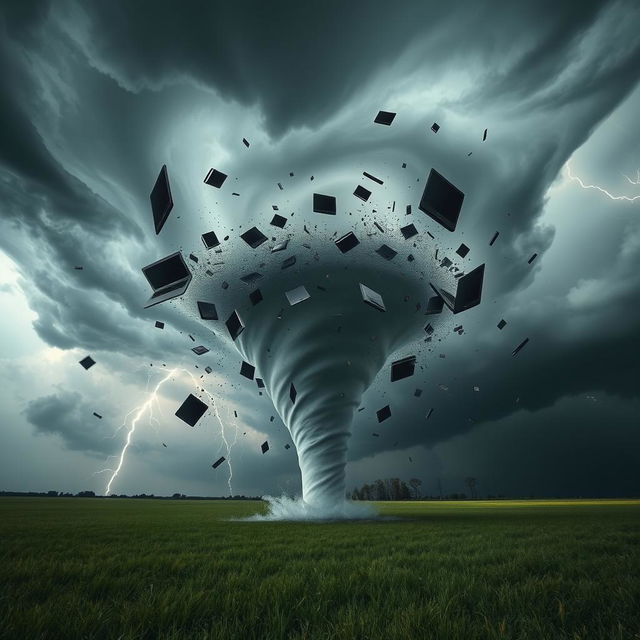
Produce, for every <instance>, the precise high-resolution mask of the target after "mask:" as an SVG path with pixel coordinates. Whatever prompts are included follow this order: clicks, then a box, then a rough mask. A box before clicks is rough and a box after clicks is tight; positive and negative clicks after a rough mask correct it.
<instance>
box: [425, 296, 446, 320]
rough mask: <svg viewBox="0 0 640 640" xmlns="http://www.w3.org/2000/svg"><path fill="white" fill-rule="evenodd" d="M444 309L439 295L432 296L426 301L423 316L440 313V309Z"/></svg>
mask: <svg viewBox="0 0 640 640" xmlns="http://www.w3.org/2000/svg"><path fill="white" fill-rule="evenodd" d="M443 307H444V299H443V298H442V296H441V295H440V294H438V295H435V296H432V297H431V298H429V300H428V301H427V310H426V311H425V315H432V314H435V313H442V308H443Z"/></svg>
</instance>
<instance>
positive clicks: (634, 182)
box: [623, 169, 640, 184]
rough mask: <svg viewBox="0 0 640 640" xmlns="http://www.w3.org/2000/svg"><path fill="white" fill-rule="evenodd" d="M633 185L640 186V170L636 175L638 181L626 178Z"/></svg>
mask: <svg viewBox="0 0 640 640" xmlns="http://www.w3.org/2000/svg"><path fill="white" fill-rule="evenodd" d="M623 175H624V174H623ZM624 177H625V178H626V179H627V180H628V181H629V182H630V183H631V184H640V169H638V173H637V175H636V179H635V180H632V179H631V178H630V177H629V176H624Z"/></svg>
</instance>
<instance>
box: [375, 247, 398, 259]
mask: <svg viewBox="0 0 640 640" xmlns="http://www.w3.org/2000/svg"><path fill="white" fill-rule="evenodd" d="M376 253H377V254H378V255H379V256H380V257H382V258H384V259H385V260H393V259H394V258H395V257H396V256H397V255H398V252H397V251H394V250H393V249H392V248H391V247H389V246H388V245H386V244H383V245H381V246H380V248H379V249H376Z"/></svg>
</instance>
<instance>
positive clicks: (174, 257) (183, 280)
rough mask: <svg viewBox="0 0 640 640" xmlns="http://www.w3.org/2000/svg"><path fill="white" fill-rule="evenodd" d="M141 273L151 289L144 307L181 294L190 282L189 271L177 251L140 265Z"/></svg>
mask: <svg viewBox="0 0 640 640" xmlns="http://www.w3.org/2000/svg"><path fill="white" fill-rule="evenodd" d="M142 273H144V277H145V278H146V279H147V282H148V283H149V284H150V285H151V288H152V289H153V295H152V296H151V297H150V298H149V299H148V300H147V302H146V304H145V305H144V308H145V309H147V308H149V307H153V305H155V304H160V303H161V302H165V301H166V300H171V299H172V298H177V297H178V296H181V295H182V294H183V293H184V292H185V291H186V290H187V287H188V286H189V283H190V282H191V277H192V276H191V272H190V271H189V267H187V264H186V262H185V261H184V258H183V257H182V254H181V253H180V252H179V251H176V252H175V253H172V254H171V255H170V256H167V257H166V258H162V259H161V260H158V261H157V262H154V263H153V264H148V265H147V266H146V267H142Z"/></svg>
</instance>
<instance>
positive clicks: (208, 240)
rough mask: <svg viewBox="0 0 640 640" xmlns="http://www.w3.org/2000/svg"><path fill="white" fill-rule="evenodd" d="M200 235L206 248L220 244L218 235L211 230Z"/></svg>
mask: <svg viewBox="0 0 640 640" xmlns="http://www.w3.org/2000/svg"><path fill="white" fill-rule="evenodd" d="M200 237H201V238H202V242H203V244H204V246H205V247H206V248H207V249H213V248H214V247H217V246H218V245H219V244H220V240H218V237H217V236H216V234H215V233H214V232H213V231H207V233H203V234H202V235H201V236H200Z"/></svg>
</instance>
